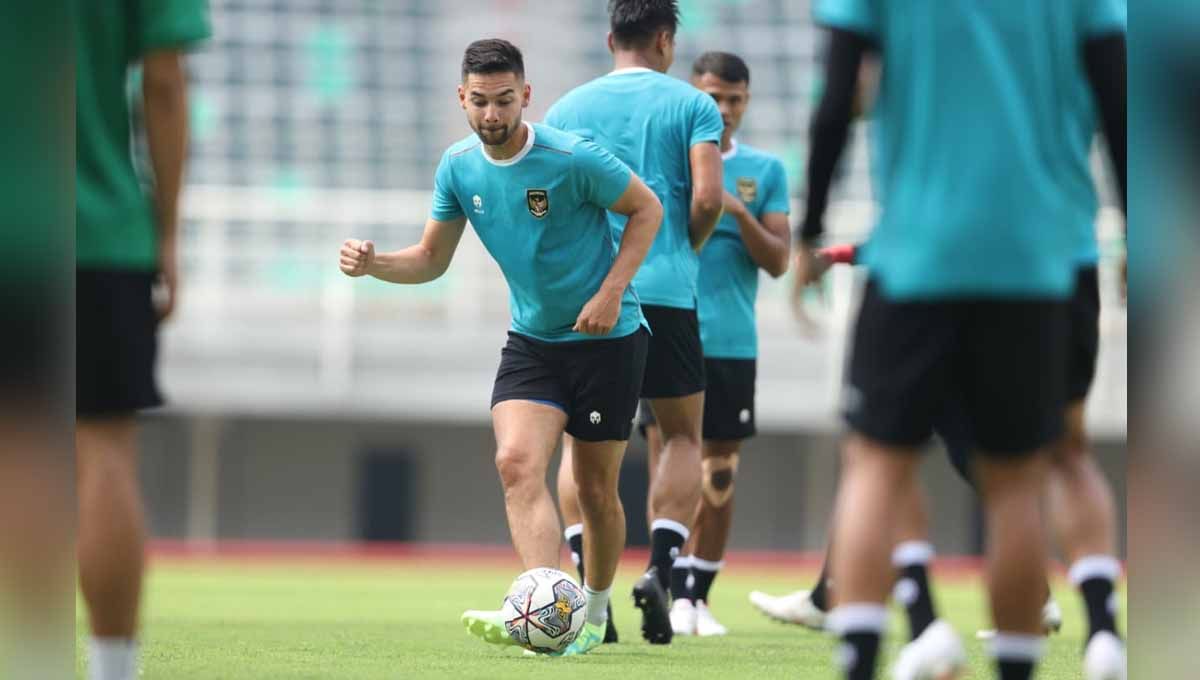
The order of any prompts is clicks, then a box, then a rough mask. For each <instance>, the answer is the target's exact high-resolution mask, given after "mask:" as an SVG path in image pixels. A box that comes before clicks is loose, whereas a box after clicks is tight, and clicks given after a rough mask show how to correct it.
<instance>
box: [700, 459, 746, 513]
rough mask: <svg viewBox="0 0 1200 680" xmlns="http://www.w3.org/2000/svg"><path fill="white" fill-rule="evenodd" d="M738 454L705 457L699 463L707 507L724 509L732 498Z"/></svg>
mask: <svg viewBox="0 0 1200 680" xmlns="http://www.w3.org/2000/svg"><path fill="white" fill-rule="evenodd" d="M737 468H738V454H737V452H736V451H735V452H734V453H730V454H728V455H724V456H707V457H705V458H704V460H703V461H701V474H702V477H701V489H702V491H703V492H704V499H705V501H707V502H708V504H709V505H711V506H713V507H715V508H720V507H724V506H725V505H726V504H727V503H729V501H730V500H731V499H732V498H733V487H734V482H735V481H737Z"/></svg>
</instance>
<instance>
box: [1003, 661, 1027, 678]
mask: <svg viewBox="0 0 1200 680" xmlns="http://www.w3.org/2000/svg"><path fill="white" fill-rule="evenodd" d="M996 667H997V668H999V669H1000V680H1030V678H1032V677H1033V662H1032V661H1013V660H1008V659H1002V660H1000V661H997V662H996Z"/></svg>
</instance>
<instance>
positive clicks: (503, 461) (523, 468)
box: [496, 446, 538, 489]
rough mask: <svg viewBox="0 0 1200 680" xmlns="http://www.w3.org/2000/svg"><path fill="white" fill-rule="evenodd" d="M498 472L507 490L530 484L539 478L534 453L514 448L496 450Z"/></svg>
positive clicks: (504, 447) (505, 447) (506, 447)
mask: <svg viewBox="0 0 1200 680" xmlns="http://www.w3.org/2000/svg"><path fill="white" fill-rule="evenodd" d="M496 471H497V472H499V473H500V483H501V484H503V485H504V488H506V489H507V488H510V487H514V486H520V485H522V484H525V483H528V482H529V481H530V480H533V479H536V478H537V476H538V474H537V465H536V464H535V462H534V456H533V453H532V452H530V451H527V450H525V449H521V448H518V447H513V446H501V447H500V448H498V449H496Z"/></svg>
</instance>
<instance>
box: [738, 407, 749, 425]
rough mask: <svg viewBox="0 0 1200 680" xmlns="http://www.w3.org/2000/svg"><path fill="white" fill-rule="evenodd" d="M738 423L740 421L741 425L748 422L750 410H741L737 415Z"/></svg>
mask: <svg viewBox="0 0 1200 680" xmlns="http://www.w3.org/2000/svg"><path fill="white" fill-rule="evenodd" d="M738 421H740V422H741V423H742V424H743V425H745V424H746V423H748V422H750V409H748V408H744V409H742V412H741V413H739V414H738Z"/></svg>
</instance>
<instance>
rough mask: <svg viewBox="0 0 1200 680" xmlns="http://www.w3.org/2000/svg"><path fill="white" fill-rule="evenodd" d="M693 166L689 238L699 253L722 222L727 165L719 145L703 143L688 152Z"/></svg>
mask: <svg viewBox="0 0 1200 680" xmlns="http://www.w3.org/2000/svg"><path fill="white" fill-rule="evenodd" d="M688 161H689V162H690V163H691V166H692V207H691V214H690V219H689V220H688V238H689V239H690V240H691V242H692V248H694V249H695V250H697V251H699V250H700V248H701V247H702V246H703V245H704V242H705V241H707V240H708V237H709V236H712V233H713V230H715V229H716V228H717V222H719V221H720V220H721V210H722V204H723V203H724V201H723V199H722V198H721V195H722V194H723V193H724V192H725V186H724V181H725V164H724V162H722V160H721V149H720V147H718V146H717V145H716V144H710V143H707V142H705V143H702V144H696V145H694V146H693V147H692V148H691V149H690V150H688Z"/></svg>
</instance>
